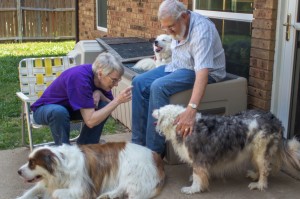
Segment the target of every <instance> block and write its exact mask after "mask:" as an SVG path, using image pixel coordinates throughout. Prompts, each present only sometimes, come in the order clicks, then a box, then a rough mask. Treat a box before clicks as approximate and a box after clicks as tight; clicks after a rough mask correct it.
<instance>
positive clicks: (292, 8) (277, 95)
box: [271, 0, 299, 137]
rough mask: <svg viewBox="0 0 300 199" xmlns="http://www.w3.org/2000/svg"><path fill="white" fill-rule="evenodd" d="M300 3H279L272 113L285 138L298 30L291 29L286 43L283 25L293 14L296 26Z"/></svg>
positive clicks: (290, 1)
mask: <svg viewBox="0 0 300 199" xmlns="http://www.w3.org/2000/svg"><path fill="white" fill-rule="evenodd" d="M298 1H299V0H288V1H278V14H277V26H276V27H277V28H276V44H275V58H274V68H273V85H272V97H271V112H273V113H274V114H275V115H276V116H277V117H278V118H279V119H280V120H281V121H282V124H283V126H284V128H285V131H284V137H289V134H290V132H288V129H289V125H290V108H291V99H292V83H293V71H294V70H293V67H294V60H295V53H294V52H295V48H296V43H295V37H296V34H295V33H296V29H295V26H291V27H290V28H291V29H290V40H289V41H286V39H285V37H286V36H285V31H286V27H285V26H283V24H284V23H286V20H287V15H288V14H291V25H294V24H295V22H296V21H297V19H296V14H297V13H296V12H297V9H298V6H297V2H298Z"/></svg>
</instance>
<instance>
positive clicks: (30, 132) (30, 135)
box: [25, 103, 33, 151]
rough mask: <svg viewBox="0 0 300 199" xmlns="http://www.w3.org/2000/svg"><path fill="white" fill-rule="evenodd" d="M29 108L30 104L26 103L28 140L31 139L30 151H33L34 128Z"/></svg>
mask: <svg viewBox="0 0 300 199" xmlns="http://www.w3.org/2000/svg"><path fill="white" fill-rule="evenodd" d="M29 106H30V104H29V103H25V109H26V110H27V114H26V121H27V131H28V139H29V148H30V151H32V150H33V143H32V127H31V122H30V114H29V113H30V110H29Z"/></svg>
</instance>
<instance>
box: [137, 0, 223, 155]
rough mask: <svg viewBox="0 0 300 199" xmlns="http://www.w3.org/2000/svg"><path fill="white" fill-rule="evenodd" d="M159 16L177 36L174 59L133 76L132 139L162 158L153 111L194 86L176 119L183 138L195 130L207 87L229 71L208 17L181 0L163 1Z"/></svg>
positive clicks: (220, 45) (165, 26)
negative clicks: (174, 95)
mask: <svg viewBox="0 0 300 199" xmlns="http://www.w3.org/2000/svg"><path fill="white" fill-rule="evenodd" d="M158 19H159V21H160V23H161V27H162V29H163V30H165V31H166V32H167V33H168V34H170V35H171V36H172V37H173V41H172V45H171V48H172V62H171V63H169V64H168V65H163V66H160V67H158V68H155V69H153V70H151V71H148V72H146V73H143V74H141V75H138V76H137V77H135V78H134V79H133V82H132V84H133V91H132V92H133V93H132V94H133V95H132V142H133V143H137V144H140V145H144V146H147V147H148V148H150V149H151V150H153V151H155V152H157V153H159V154H161V155H162V156H163V155H164V152H165V139H164V137H162V136H161V135H159V134H158V133H157V132H156V131H155V125H154V122H155V121H154V118H153V117H152V115H151V114H152V112H153V110H154V109H158V108H160V107H162V106H164V105H166V104H169V98H170V96H171V95H173V94H175V93H178V92H181V91H184V90H187V89H191V88H193V92H192V96H191V98H190V100H189V104H188V106H187V109H186V111H185V112H183V113H182V114H180V115H179V116H178V118H177V119H176V123H177V124H178V125H177V129H176V130H177V132H178V133H179V134H181V135H182V136H183V137H185V136H186V135H188V134H189V133H190V132H192V130H193V125H194V121H195V117H196V112H197V107H198V106H199V104H200V102H201V99H202V98H203V96H204V92H205V88H206V85H207V84H210V83H215V82H219V81H221V80H222V79H224V78H225V76H226V71H225V55H224V49H223V47H222V43H221V40H220V37H219V34H218V32H217V30H216V27H215V25H214V23H213V22H211V21H210V20H209V19H208V18H207V17H204V16H202V15H200V14H198V13H195V12H192V11H189V10H187V9H186V7H185V6H184V4H183V3H181V2H179V1H177V0H165V1H163V2H162V3H161V5H160V7H159V11H158Z"/></svg>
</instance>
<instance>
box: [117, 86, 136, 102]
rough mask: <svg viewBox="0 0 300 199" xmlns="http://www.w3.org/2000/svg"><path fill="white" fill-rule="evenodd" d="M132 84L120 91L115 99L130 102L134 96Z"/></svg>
mask: <svg viewBox="0 0 300 199" xmlns="http://www.w3.org/2000/svg"><path fill="white" fill-rule="evenodd" d="M131 90H132V86H130V87H128V88H126V89H124V90H123V91H121V92H120V94H119V95H118V96H117V97H116V98H115V100H116V101H117V102H118V103H119V104H122V103H125V102H129V101H130V100H131V98H132V92H131Z"/></svg>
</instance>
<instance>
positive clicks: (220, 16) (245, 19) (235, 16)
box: [193, 0, 253, 23]
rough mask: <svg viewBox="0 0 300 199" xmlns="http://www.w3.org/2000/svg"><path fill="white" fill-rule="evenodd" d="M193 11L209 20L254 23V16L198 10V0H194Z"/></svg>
mask: <svg viewBox="0 0 300 199" xmlns="http://www.w3.org/2000/svg"><path fill="white" fill-rule="evenodd" d="M193 11H194V12H198V13H200V14H202V15H204V16H207V17H209V18H215V19H224V20H231V21H242V22H250V23H252V21H253V14H245V13H231V12H222V11H208V10H198V9H196V0H193Z"/></svg>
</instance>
